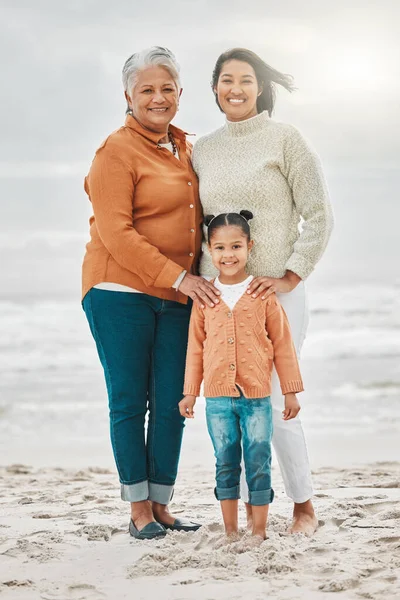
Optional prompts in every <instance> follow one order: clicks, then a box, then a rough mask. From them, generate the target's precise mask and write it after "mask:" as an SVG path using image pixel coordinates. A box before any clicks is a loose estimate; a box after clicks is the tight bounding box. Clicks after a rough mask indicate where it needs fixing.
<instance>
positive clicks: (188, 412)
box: [178, 396, 196, 419]
mask: <svg viewBox="0 0 400 600" xmlns="http://www.w3.org/2000/svg"><path fill="white" fill-rule="evenodd" d="M195 404H196V396H185V397H184V398H183V399H182V400H181V401H180V402H179V405H178V406H179V412H180V413H181V415H182V417H186V418H187V419H194V411H193V407H194V405H195Z"/></svg>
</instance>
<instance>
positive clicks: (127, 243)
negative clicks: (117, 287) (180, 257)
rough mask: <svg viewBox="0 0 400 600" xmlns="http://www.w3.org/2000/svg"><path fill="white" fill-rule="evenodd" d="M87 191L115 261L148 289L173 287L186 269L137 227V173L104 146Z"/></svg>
mask: <svg viewBox="0 0 400 600" xmlns="http://www.w3.org/2000/svg"><path fill="white" fill-rule="evenodd" d="M85 190H86V192H87V193H88V195H89V198H90V201H91V203H92V206H93V212H94V216H95V219H96V224H97V228H98V231H99V235H100V238H101V240H102V242H103V244H104V245H105V247H106V248H107V250H108V251H109V253H110V254H111V256H112V257H113V258H114V259H115V261H116V262H117V263H118V264H119V265H121V267H123V268H124V269H127V270H128V271H131V272H132V273H135V274H136V275H138V276H139V277H140V278H141V279H142V280H143V282H144V283H145V284H146V285H147V286H155V287H163V288H170V287H171V286H172V285H173V283H174V282H175V281H176V279H177V277H178V275H180V274H181V273H182V270H183V269H182V267H181V266H180V265H178V264H177V263H175V262H173V261H172V260H170V259H169V258H168V257H167V256H165V255H164V254H162V253H161V252H160V251H159V250H158V248H156V247H155V246H153V245H152V244H151V243H150V242H149V241H148V239H147V238H146V237H145V236H143V235H140V234H139V233H138V232H137V231H136V229H135V228H134V227H133V222H132V198H134V190H135V184H134V173H133V172H132V170H131V169H130V168H129V167H128V166H127V165H126V164H125V163H124V161H123V160H122V158H121V157H120V156H118V155H117V154H116V153H114V152H109V151H108V149H107V148H106V147H104V145H103V147H101V148H100V149H99V150H98V151H97V153H96V156H95V158H94V160H93V163H92V166H91V168H90V172H89V175H88V177H87V178H86V180H85Z"/></svg>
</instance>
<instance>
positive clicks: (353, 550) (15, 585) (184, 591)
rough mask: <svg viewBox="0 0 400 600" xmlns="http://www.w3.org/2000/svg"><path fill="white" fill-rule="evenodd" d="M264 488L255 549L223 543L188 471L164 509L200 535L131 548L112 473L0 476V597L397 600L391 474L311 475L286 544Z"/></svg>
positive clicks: (399, 572)
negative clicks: (301, 520) (301, 524)
mask: <svg viewBox="0 0 400 600" xmlns="http://www.w3.org/2000/svg"><path fill="white" fill-rule="evenodd" d="M274 480H275V481H276V486H275V488H276V491H277V499H276V501H275V502H274V504H273V506H272V508H271V518H270V522H269V529H268V536H269V537H268V539H267V540H266V541H265V542H263V543H261V544H259V543H258V544H255V543H254V538H251V536H249V534H248V533H246V531H245V529H244V528H243V529H242V530H241V532H240V535H239V536H238V539H236V540H234V541H230V542H228V541H227V540H226V539H225V537H224V534H223V528H222V525H221V519H220V514H219V506H218V504H217V502H216V501H215V500H214V497H213V493H212V488H213V474H212V472H210V471H206V470H204V471H202V470H201V469H198V468H196V469H190V468H188V467H184V468H183V469H182V471H181V474H180V477H179V481H178V483H177V486H176V492H175V496H174V500H173V505H172V507H173V510H174V512H175V513H176V514H177V515H178V516H180V515H182V516H183V515H185V516H187V517H191V518H193V519H196V520H199V521H201V522H202V523H204V526H203V527H202V528H201V529H200V530H199V531H197V532H195V533H177V532H169V533H168V535H167V536H166V538H165V539H163V540H160V541H155V540H152V541H145V542H143V541H138V540H134V539H132V538H131V537H130V536H129V534H128V512H127V505H126V504H124V503H122V502H121V500H120V499H119V490H118V481H117V477H116V474H115V473H114V472H113V471H110V470H107V469H101V468H85V469H81V470H73V469H65V468H32V467H29V466H24V465H10V466H8V467H2V468H0V598H1V600H16V599H18V600H31V599H32V600H33V599H36V598H37V599H42V598H43V599H44V600H68V599H75V600H84V599H85V600H101V599H104V598H107V599H108V598H109V599H113V600H119V599H123V598H129V599H135V600H141V599H150V598H151V599H152V598H160V599H161V598H162V599H166V600H169V599H171V600H172V599H174V600H178V599H179V600H190V599H199V600H200V599H202V600H212V599H219V600H225V599H229V600H233V599H236V598H237V599H239V598H241V599H243V598H246V599H247V598H248V599H252V600H258V599H264V598H268V599H271V600H273V599H282V600H289V599H290V600H297V599H300V598H301V599H306V600H319V599H322V598H327V599H328V598H332V595H333V597H336V598H345V599H346V600H347V599H352V598H358V599H359V598H365V599H381V598H382V599H383V598H384V599H385V600H399V599H400V464H399V463H387V462H385V463H375V464H371V465H368V466H362V467H359V468H353V469H348V468H346V469H340V468H330V469H318V470H317V471H315V472H314V481H315V486H316V495H315V506H316V509H317V513H318V517H319V520H320V527H319V529H318V531H317V532H316V534H315V535H314V536H313V537H312V538H305V537H304V536H299V535H297V536H289V535H287V534H286V528H287V526H288V524H289V522H290V510H291V506H290V502H289V501H288V500H287V498H285V496H284V494H283V490H282V485H281V482H280V479H279V474H278V472H277V470H275V471H274ZM241 524H242V525H243V527H244V511H242V512H241Z"/></svg>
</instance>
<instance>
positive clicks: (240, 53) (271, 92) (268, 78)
mask: <svg viewBox="0 0 400 600" xmlns="http://www.w3.org/2000/svg"><path fill="white" fill-rule="evenodd" d="M230 60H240V61H242V62H246V63H248V64H249V65H251V66H252V67H253V69H254V72H255V74H256V77H257V82H258V86H259V87H260V88H262V92H261V94H260V95H259V96H258V98H257V112H258V113H261V112H263V111H264V110H267V111H268V114H269V116H271V115H272V112H273V110H274V104H275V84H276V83H277V84H279V85H281V86H282V87H284V88H285V89H287V90H288V92H292V91H293V90H295V89H296V88H295V86H294V83H293V77H292V76H291V75H286V74H285V73H280V72H279V71H276V70H275V69H273V68H272V67H270V66H269V65H267V63H266V62H264V61H263V60H262V58H260V57H259V56H258V54H256V53H255V52H252V51H251V50H247V49H246V48H232V49H231V50H227V51H226V52H223V53H222V54H221V55H220V56H219V57H218V60H217V62H216V63H215V67H214V71H213V74H212V80H211V87H212V90H213V92H214V94H215V101H216V103H217V105H218V108H219V109H220V111H222V112H223V110H222V108H221V106H220V104H219V102H218V94H217V93H216V92H215V88H216V87H217V84H218V79H219V76H220V75H221V70H222V67H223V65H224V63H226V62H228V61H230Z"/></svg>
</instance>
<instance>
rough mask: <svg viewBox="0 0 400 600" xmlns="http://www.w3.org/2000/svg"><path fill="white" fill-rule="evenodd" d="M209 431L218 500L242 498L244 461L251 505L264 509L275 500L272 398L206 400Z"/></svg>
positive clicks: (221, 397) (220, 398)
mask: <svg viewBox="0 0 400 600" xmlns="http://www.w3.org/2000/svg"><path fill="white" fill-rule="evenodd" d="M206 417H207V428H208V432H209V434H210V437H211V440H212V443H213V446H214V453H215V458H216V482H217V486H216V488H215V496H216V498H217V499H218V500H237V499H238V498H240V472H241V466H240V462H241V459H242V445H243V458H244V465H245V471H246V481H247V486H248V489H249V500H248V502H249V504H253V505H254V506H262V505H264V504H270V503H271V502H272V501H273V499H274V490H273V489H272V488H271V438H272V408H271V401H270V398H269V396H268V397H266V398H257V399H248V398H245V397H244V396H243V394H241V395H240V397H239V398H231V397H228V396H220V397H219V398H206Z"/></svg>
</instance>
